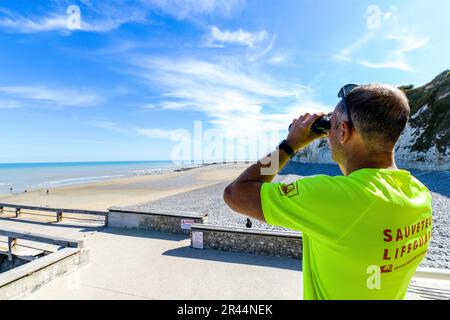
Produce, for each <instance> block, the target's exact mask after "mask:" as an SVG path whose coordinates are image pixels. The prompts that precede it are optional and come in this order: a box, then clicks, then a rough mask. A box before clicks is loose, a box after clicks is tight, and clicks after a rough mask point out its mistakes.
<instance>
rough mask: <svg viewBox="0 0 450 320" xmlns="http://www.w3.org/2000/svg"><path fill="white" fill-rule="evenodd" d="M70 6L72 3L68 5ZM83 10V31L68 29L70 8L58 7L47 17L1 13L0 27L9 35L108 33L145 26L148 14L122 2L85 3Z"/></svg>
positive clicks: (81, 28) (81, 12)
mask: <svg viewBox="0 0 450 320" xmlns="http://www.w3.org/2000/svg"><path fill="white" fill-rule="evenodd" d="M67 4H69V3H67ZM85 5H86V7H82V8H80V14H81V26H80V29H70V28H68V20H69V15H68V14H67V13H66V9H67V7H64V6H59V7H58V8H55V9H54V11H53V12H51V13H46V14H44V15H41V16H39V15H37V14H34V15H21V14H18V13H14V12H12V11H10V10H6V9H1V10H0V28H1V29H3V30H5V31H7V32H10V33H38V32H49V31H58V32H64V33H71V32H74V31H87V32H108V31H111V30H114V29H117V28H119V27H120V26H121V25H123V24H125V23H130V22H136V23H145V22H146V21H147V11H146V10H145V9H143V8H141V7H139V6H135V7H133V6H128V5H123V4H121V3H109V4H107V5H105V4H102V3H100V2H95V3H91V2H85Z"/></svg>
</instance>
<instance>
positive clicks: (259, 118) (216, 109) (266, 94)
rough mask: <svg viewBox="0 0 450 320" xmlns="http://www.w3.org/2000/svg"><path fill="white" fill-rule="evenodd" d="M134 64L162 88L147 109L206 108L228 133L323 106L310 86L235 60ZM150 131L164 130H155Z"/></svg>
mask: <svg viewBox="0 0 450 320" xmlns="http://www.w3.org/2000/svg"><path fill="white" fill-rule="evenodd" d="M134 64H135V66H136V67H138V70H137V71H136V70H134V74H135V75H137V76H139V77H141V78H144V79H146V80H148V81H149V86H150V87H152V88H155V87H158V88H160V90H161V92H162V94H161V99H160V101H158V102H156V103H153V104H151V105H150V106H147V107H148V108H151V109H154V108H161V109H171V110H180V111H197V112H202V113H204V114H205V115H206V116H207V119H208V121H209V122H210V124H212V125H213V127H214V128H215V129H218V130H219V131H220V132H222V134H223V135H224V136H233V137H238V136H248V135H253V134H255V132H257V131H261V130H267V131H268V130H284V129H286V125H287V123H289V122H290V121H292V119H293V117H298V116H299V115H300V113H301V112H305V111H319V110H320V111H323V110H325V107H324V106H322V105H320V104H318V103H314V102H312V101H313V100H312V99H311V96H312V93H311V90H310V89H309V88H307V87H305V86H303V85H300V84H292V83H289V82H284V81H279V80H276V79H273V78H272V77H270V76H268V75H266V74H264V73H261V72H257V73H254V72H249V71H246V69H245V68H244V66H243V65H242V64H240V63H239V62H237V61H235V60H224V61H215V62H212V61H200V60H195V59H190V58H186V59H181V58H173V59H168V58H140V59H136V60H135V61H134ZM141 133H145V131H141ZM147 133H148V135H154V136H158V137H159V136H161V137H162V136H164V135H166V132H164V131H163V132H160V131H157V130H154V129H151V130H150V131H148V132H147ZM160 133H161V134H160ZM166 136H167V135H166Z"/></svg>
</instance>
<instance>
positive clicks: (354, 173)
mask: <svg viewBox="0 0 450 320" xmlns="http://www.w3.org/2000/svg"><path fill="white" fill-rule="evenodd" d="M338 97H339V98H341V101H340V102H339V103H338V104H337V106H336V108H335V110H334V112H333V113H332V115H328V116H326V115H325V114H323V113H318V114H313V115H311V114H305V115H302V116H301V117H300V118H298V119H295V120H294V121H293V123H292V124H291V127H290V131H289V134H288V136H287V138H286V140H284V141H283V142H282V143H281V144H280V145H279V146H278V148H277V150H275V151H274V152H273V153H271V154H269V155H268V156H267V157H265V158H263V159H261V160H260V161H258V162H257V163H256V164H254V165H252V166H250V167H249V168H248V169H246V170H245V171H244V172H243V173H242V174H241V175H240V176H239V177H238V178H237V179H236V180H235V181H233V182H232V183H231V184H230V185H229V186H227V188H226V189H225V191H224V200H225V202H226V203H227V204H228V206H229V207H230V208H231V209H233V210H234V211H237V212H239V213H242V214H244V215H247V216H249V217H253V218H256V219H259V220H261V221H265V222H267V223H268V224H270V225H276V226H282V227H286V228H290V229H293V230H297V231H300V232H302V242H303V258H302V264H303V267H302V272H303V297H304V299H404V298H405V296H406V291H407V288H408V285H409V283H410V281H411V278H412V276H413V275H414V273H415V271H416V269H417V267H418V266H419V264H420V262H421V260H422V259H423V258H424V257H425V254H426V252H427V248H428V243H429V241H430V237H431V229H432V223H431V221H432V209H431V195H430V192H429V190H428V189H427V188H426V187H425V186H424V185H423V184H422V183H421V182H420V181H418V180H417V179H416V178H414V177H413V176H412V175H411V174H410V172H408V171H405V170H401V169H398V168H397V167H396V164H395V160H394V145H395V143H396V142H397V140H398V138H399V136H400V134H401V133H402V131H403V130H404V129H405V126H406V123H407V121H408V118H409V115H410V107H409V104H408V100H407V98H406V96H405V94H404V93H403V92H402V91H400V90H399V89H397V88H395V87H391V86H387V85H361V86H357V85H347V86H344V87H343V88H342V89H341V90H340V91H339V94H338ZM323 137H327V138H328V143H329V146H330V150H331V154H332V158H333V160H334V161H335V162H337V164H338V165H339V167H340V169H341V171H342V173H343V176H335V177H332V176H327V175H317V176H311V177H305V178H303V179H299V180H297V181H295V182H294V183H291V184H283V183H273V182H272V180H273V178H274V177H275V175H276V174H277V173H278V172H279V171H280V170H281V169H282V168H283V167H284V165H285V164H286V163H287V162H288V160H289V159H290V158H292V157H293V156H294V154H295V152H297V151H299V150H301V149H302V148H305V147H306V146H307V145H308V144H310V143H311V142H312V141H314V140H316V139H319V138H323ZM274 163H275V164H277V168H278V171H277V170H275V171H276V172H271V173H267V168H268V167H270V166H273V164H274ZM422 222H426V223H422Z"/></svg>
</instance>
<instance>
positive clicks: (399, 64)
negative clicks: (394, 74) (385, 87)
mask: <svg viewBox="0 0 450 320" xmlns="http://www.w3.org/2000/svg"><path fill="white" fill-rule="evenodd" d="M402 60H403V59H402ZM357 62H358V63H359V64H361V65H363V66H365V67H368V68H371V69H398V70H402V71H412V68H411V66H410V65H409V64H408V63H407V62H405V61H401V60H392V61H386V62H379V63H375V62H370V61H366V60H357Z"/></svg>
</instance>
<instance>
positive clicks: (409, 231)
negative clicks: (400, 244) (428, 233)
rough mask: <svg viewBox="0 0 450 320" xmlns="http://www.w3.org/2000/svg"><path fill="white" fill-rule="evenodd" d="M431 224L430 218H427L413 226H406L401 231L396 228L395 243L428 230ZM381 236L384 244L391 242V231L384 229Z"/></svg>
mask: <svg viewBox="0 0 450 320" xmlns="http://www.w3.org/2000/svg"><path fill="white" fill-rule="evenodd" d="M431 223H432V217H429V218H427V219H424V220H422V221H420V222H418V223H415V224H413V225H409V226H406V227H404V228H403V229H401V228H398V229H397V230H396V233H395V234H396V237H395V241H401V240H403V239H405V240H406V239H408V238H409V237H410V236H411V237H412V236H413V235H414V234H416V233H418V232H420V230H425V229H428V227H431ZM383 235H384V241H385V242H391V241H392V240H393V237H392V230H391V229H385V230H384V231H383Z"/></svg>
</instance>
